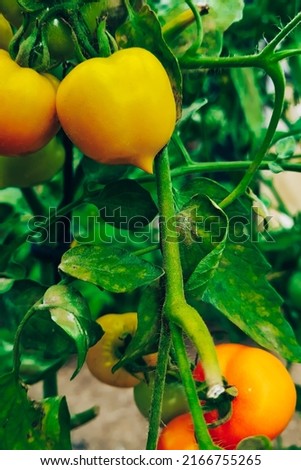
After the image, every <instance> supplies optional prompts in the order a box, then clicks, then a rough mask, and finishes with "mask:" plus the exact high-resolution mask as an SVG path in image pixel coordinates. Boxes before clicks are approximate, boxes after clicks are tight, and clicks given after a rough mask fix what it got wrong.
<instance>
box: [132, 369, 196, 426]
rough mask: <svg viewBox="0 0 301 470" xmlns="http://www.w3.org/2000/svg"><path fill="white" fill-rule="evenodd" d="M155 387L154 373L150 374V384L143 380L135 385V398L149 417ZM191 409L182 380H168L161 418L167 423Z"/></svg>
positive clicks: (139, 407) (141, 409)
mask: <svg viewBox="0 0 301 470" xmlns="http://www.w3.org/2000/svg"><path fill="white" fill-rule="evenodd" d="M153 387H154V375H153V374H150V381H149V384H148V383H146V382H144V381H142V382H140V383H139V384H138V385H136V386H135V387H134V400H135V403H136V406H137V408H138V410H139V411H140V413H141V414H142V415H143V416H145V417H146V418H148V417H149V410H150V404H151V397H152V393H153ZM188 410H189V407H188V403H187V400H186V395H185V390H184V387H183V385H182V384H181V383H180V382H176V381H173V382H166V383H165V387H164V393H163V403H162V415H161V420H162V422H163V423H164V424H167V423H168V422H169V421H170V420H172V419H173V418H175V417H176V416H179V415H181V414H183V413H186V412H187V411H188Z"/></svg>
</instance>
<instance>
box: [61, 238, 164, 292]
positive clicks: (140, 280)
mask: <svg viewBox="0 0 301 470" xmlns="http://www.w3.org/2000/svg"><path fill="white" fill-rule="evenodd" d="M59 269H60V270H61V271H62V272H63V273H65V274H68V275H69V276H72V277H74V278H76V279H81V280H82V281H88V282H91V283H92V284H96V285H97V286H99V287H101V288H103V289H106V290H108V291H109V292H116V293H121V292H130V291H132V290H134V289H137V288H138V287H141V286H143V285H146V284H150V283H151V282H153V281H155V280H156V279H158V278H159V277H161V276H162V275H163V270H162V268H160V267H158V266H154V265H153V264H151V263H149V262H147V261H145V260H143V259H142V258H139V257H138V256H135V255H134V254H132V253H130V252H129V251H126V250H123V249H120V248H114V247H112V246H111V245H110V246H99V245H84V246H77V247H75V248H72V249H71V250H68V251H67V252H66V253H65V254H64V255H63V257H62V260H61V264H60V265H59Z"/></svg>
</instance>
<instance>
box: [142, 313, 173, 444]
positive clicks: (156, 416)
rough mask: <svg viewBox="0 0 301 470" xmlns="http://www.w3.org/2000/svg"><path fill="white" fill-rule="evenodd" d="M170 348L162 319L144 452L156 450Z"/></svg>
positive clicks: (168, 336) (166, 330)
mask: <svg viewBox="0 0 301 470" xmlns="http://www.w3.org/2000/svg"><path fill="white" fill-rule="evenodd" d="M170 346H171V338H170V335H169V331H168V329H167V326H166V325H165V322H164V319H162V321H161V332H160V342H159V348H158V361H157V367H156V374H155V380H154V388H153V393H152V398H151V407H150V415H149V426H148V436H147V443H146V450H155V449H156V448H157V441H158V431H159V429H160V423H161V412H162V402H163V394H164V386H165V377H166V371H167V365H168V356H169V350H170Z"/></svg>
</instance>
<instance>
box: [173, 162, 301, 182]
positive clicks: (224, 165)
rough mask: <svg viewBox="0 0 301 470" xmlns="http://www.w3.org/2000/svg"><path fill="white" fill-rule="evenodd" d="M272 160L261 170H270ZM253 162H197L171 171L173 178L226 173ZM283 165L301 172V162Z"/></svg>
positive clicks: (265, 163)
mask: <svg viewBox="0 0 301 470" xmlns="http://www.w3.org/2000/svg"><path fill="white" fill-rule="evenodd" d="M270 163H271V162H270V161H266V160H264V161H262V162H261V164H260V165H259V170H269V169H270V167H269V165H270ZM251 164H252V162H249V161H240V160H239V161H237V162H209V163H195V164H193V165H192V166H179V167H177V168H175V169H174V170H172V171H171V176H172V178H178V177H180V176H185V175H189V174H192V173H220V172H222V173H224V172H231V173H232V172H233V171H244V170H247V169H248V168H249V167H250V166H251ZM281 167H282V168H283V170H286V171H296V172H301V164H300V163H288V162H281Z"/></svg>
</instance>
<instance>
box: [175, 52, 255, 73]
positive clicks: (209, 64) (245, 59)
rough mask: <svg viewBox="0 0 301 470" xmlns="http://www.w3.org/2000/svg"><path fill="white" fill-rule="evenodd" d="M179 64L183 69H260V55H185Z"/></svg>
mask: <svg viewBox="0 0 301 470" xmlns="http://www.w3.org/2000/svg"><path fill="white" fill-rule="evenodd" d="M178 60H179V64H180V67H181V68H182V69H188V70H192V69H221V68H230V67H260V63H261V60H260V59H259V55H245V56H234V57H204V56H200V55H195V56H192V55H187V56H186V55H185V56H183V57H180V58H179V59H178Z"/></svg>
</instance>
